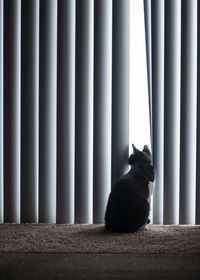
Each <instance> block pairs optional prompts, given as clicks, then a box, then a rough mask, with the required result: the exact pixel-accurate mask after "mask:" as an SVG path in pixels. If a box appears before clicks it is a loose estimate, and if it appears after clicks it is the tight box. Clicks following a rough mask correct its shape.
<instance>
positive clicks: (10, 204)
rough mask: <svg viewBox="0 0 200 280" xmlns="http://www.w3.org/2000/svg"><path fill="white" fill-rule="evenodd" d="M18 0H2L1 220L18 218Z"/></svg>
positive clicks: (18, 219) (19, 35) (19, 77)
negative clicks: (2, 117)
mask: <svg viewBox="0 0 200 280" xmlns="http://www.w3.org/2000/svg"><path fill="white" fill-rule="evenodd" d="M20 52H21V0H16V1H11V0H7V1H4V185H5V186H6V188H4V202H5V204H4V211H5V212H4V220H5V222H20V113H21V112H20V110H21V108H20V106H21V102H20V99H21V96H20V92H21V63H20V62H21V55H20Z"/></svg>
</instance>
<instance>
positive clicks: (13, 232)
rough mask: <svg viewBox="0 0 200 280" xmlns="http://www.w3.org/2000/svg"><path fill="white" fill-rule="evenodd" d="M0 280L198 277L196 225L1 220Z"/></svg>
mask: <svg viewBox="0 0 200 280" xmlns="http://www.w3.org/2000/svg"><path fill="white" fill-rule="evenodd" d="M0 279H1V280H4V279H6V280H7V279H8V280H9V279H16V280H18V279H22V280H23V279H30V280H32V279H34V280H35V279H41V280H43V279H44V280H46V279H48V280H51V279H70V280H71V279H81V280H82V279H127V280H129V279H149V280H151V279H164V280H165V279H166V280H169V279H200V226H188V225H187V226H174V225H173V226H158V225H150V228H149V230H148V231H140V232H138V233H135V234H113V233H108V232H105V230H104V226H103V225H55V224H54V225H52V224H0Z"/></svg>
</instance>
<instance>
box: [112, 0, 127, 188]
mask: <svg viewBox="0 0 200 280" xmlns="http://www.w3.org/2000/svg"><path fill="white" fill-rule="evenodd" d="M129 52H130V0H123V1H122V0H115V1H113V62H112V69H113V76H112V184H113V183H114V181H115V180H116V179H117V178H118V177H120V176H121V175H122V174H123V173H124V172H125V171H127V169H128V152H129V70H130V65H129V64H130V53H129Z"/></svg>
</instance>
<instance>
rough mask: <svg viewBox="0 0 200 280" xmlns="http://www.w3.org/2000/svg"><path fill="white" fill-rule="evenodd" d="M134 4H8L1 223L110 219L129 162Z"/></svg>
mask: <svg viewBox="0 0 200 280" xmlns="http://www.w3.org/2000/svg"><path fill="white" fill-rule="evenodd" d="M129 10H130V3H129V0H123V1H122V0H114V1H112V0H95V1H94V0H76V1H75V0H28V1H27V0H0V222H46V223H55V222H57V223H74V222H76V223H92V222H97V223H100V222H104V212H105V207H106V203H107V198H108V194H109V192H110V190H111V182H112V181H114V180H115V179H116V178H117V177H119V176H120V175H121V174H123V172H124V170H125V168H127V158H128V146H129V145H128V143H129V139H128V99H129V35H130V34H129Z"/></svg>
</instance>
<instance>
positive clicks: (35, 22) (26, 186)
mask: <svg viewBox="0 0 200 280" xmlns="http://www.w3.org/2000/svg"><path fill="white" fill-rule="evenodd" d="M21 52H22V54H23V55H22V66H21V68H22V79H21V81H22V85H21V101H22V104H21V118H22V119H21V221H22V222H37V221H38V171H39V170H38V155H39V154H38V147H39V145H38V141H39V138H38V136H39V1H38V0H31V1H26V0H22V46H21Z"/></svg>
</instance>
